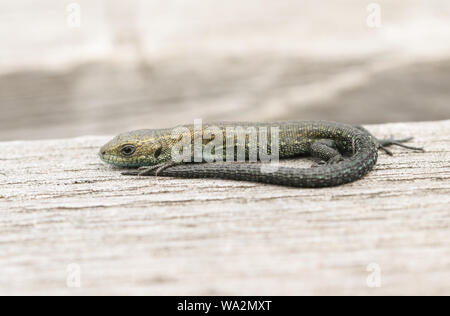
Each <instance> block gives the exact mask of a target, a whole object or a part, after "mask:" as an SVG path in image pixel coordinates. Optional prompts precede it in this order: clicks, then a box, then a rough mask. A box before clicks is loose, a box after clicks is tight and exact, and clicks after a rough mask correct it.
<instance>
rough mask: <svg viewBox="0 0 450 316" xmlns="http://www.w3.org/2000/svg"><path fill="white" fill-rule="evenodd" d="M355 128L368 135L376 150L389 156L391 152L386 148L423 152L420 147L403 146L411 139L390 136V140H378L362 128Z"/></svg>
mask: <svg viewBox="0 0 450 316" xmlns="http://www.w3.org/2000/svg"><path fill="white" fill-rule="evenodd" d="M355 127H356V128H357V129H359V130H360V131H363V132H365V133H367V134H369V135H370V136H371V137H372V138H373V139H374V140H375V143H376V145H377V148H378V149H381V150H383V151H384V152H385V153H386V154H388V155H389V156H392V155H393V153H392V151H390V150H389V149H388V148H387V147H389V146H399V147H403V148H406V149H411V150H417V151H422V152H424V151H425V150H424V149H423V148H421V147H413V146H408V145H405V144H403V143H406V142H409V141H411V140H412V139H413V137H406V138H400V139H395V138H394V137H393V136H391V137H390V138H386V139H378V138H376V137H375V136H373V135H372V133H370V132H369V131H368V130H367V129H365V128H364V127H362V126H355Z"/></svg>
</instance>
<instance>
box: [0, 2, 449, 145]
mask: <svg viewBox="0 0 450 316" xmlns="http://www.w3.org/2000/svg"><path fill="white" fill-rule="evenodd" d="M0 40H1V46H0V109H1V112H0V113H1V116H0V140H18V139H43V138H61V137H72V136H79V135H91V134H93V135H106V134H118V133H119V132H123V131H127V130H132V129H139V128H160V127H170V126H174V125H178V124H183V123H192V122H193V119H194V118H202V119H203V120H241V121H243V120H258V121H259V120H281V119H299V120H302V119H325V120H337V121H342V122H347V123H382V122H395V121H426V120H442V119H450V1H448V0H427V1H424V0H383V1H377V2H371V1H361V0H341V1H334V0H322V1H314V0H278V1H273V0H245V1H240V0H207V1H205V0H146V1H144V0H127V1H123V0H122V1H120V0H108V1H106V0H105V1H101V0H80V1H61V0H41V1H33V0H14V1H13V0H2V1H1V2H0Z"/></svg>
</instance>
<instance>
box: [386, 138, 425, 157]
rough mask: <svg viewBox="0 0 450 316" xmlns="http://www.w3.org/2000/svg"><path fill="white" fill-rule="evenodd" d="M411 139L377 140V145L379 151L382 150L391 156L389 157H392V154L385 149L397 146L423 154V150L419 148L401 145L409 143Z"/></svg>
mask: <svg viewBox="0 0 450 316" xmlns="http://www.w3.org/2000/svg"><path fill="white" fill-rule="evenodd" d="M412 139H413V138H412V137H407V138H401V139H395V138H393V137H392V136H391V137H390V138H386V139H377V143H378V148H379V149H381V150H383V151H384V152H386V153H387V154H388V155H391V156H392V152H391V151H390V150H389V149H387V148H386V147H389V146H399V147H403V148H406V149H411V150H417V151H422V152H424V151H425V150H424V149H423V148H421V147H413V146H408V145H405V144H403V143H406V142H409V141H410V140H412Z"/></svg>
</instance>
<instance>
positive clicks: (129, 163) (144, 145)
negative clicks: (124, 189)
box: [99, 130, 166, 167]
mask: <svg viewBox="0 0 450 316" xmlns="http://www.w3.org/2000/svg"><path fill="white" fill-rule="evenodd" d="M99 156H100V158H101V159H102V160H103V161H104V162H106V163H109V164H111V165H114V166H119V167H141V166H153V165H157V164H159V163H161V162H163V161H165V160H166V158H165V156H166V154H165V153H164V152H163V146H162V144H161V143H160V142H159V141H158V139H157V138H156V137H154V136H153V135H151V130H139V131H134V132H128V133H124V134H120V135H119V136H116V137H115V138H113V139H112V140H111V141H109V142H108V143H107V144H105V145H104V146H103V147H102V148H100V152H99Z"/></svg>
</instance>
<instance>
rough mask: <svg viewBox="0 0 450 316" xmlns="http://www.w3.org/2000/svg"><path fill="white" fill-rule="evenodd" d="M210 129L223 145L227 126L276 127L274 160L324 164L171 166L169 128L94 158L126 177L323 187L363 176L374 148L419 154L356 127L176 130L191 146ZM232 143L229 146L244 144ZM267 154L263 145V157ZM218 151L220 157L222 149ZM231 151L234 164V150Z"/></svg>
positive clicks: (116, 144)
mask: <svg viewBox="0 0 450 316" xmlns="http://www.w3.org/2000/svg"><path fill="white" fill-rule="evenodd" d="M211 126H216V127H218V128H219V132H220V133H222V136H223V139H224V140H225V139H226V136H227V131H226V128H227V127H237V126H241V127H243V128H244V129H245V128H247V127H250V126H253V127H255V128H257V129H259V128H261V127H266V128H268V129H269V130H270V127H278V128H279V158H280V159H283V158H291V157H297V156H312V157H315V158H316V159H320V160H321V161H323V162H324V164H323V165H321V166H317V167H314V168H292V167H282V166H279V167H278V168H277V169H276V170H275V171H274V172H265V171H263V170H262V169H261V164H255V163H249V162H214V163H182V164H180V163H173V162H172V147H173V146H174V145H175V144H177V143H178V142H179V141H180V138H174V137H172V131H173V129H153V130H138V131H133V132H128V133H124V134H121V135H119V136H117V137H116V138H114V139H113V140H111V141H110V142H109V143H107V144H106V145H105V146H103V147H102V148H101V149H100V153H99V155H100V157H101V159H102V160H103V161H105V162H107V163H109V164H112V165H115V166H120V167H134V168H139V167H140V168H139V169H138V170H137V171H131V172H125V173H124V174H126V175H158V176H168V177H181V178H221V179H232V180H244V181H254V182H264V183H271V184H278V185H285V186H294V187H329V186H336V185H340V184H344V183H348V182H352V181H355V180H357V179H360V178H362V177H363V176H364V175H366V174H367V173H368V172H369V171H370V170H371V169H372V168H373V166H374V165H375V164H376V162H377V152H378V149H383V150H385V151H386V152H387V153H388V154H391V153H390V151H389V150H387V149H386V148H385V147H386V146H390V145H398V146H402V147H405V148H409V149H413V150H422V149H421V148H414V147H409V146H405V145H403V144H401V143H402V142H405V141H408V140H410V139H404V140H393V139H388V140H381V141H378V140H377V139H376V138H375V137H373V136H372V135H371V134H370V133H369V132H368V131H367V130H366V129H364V128H362V127H353V126H350V125H346V124H340V123H335V122H324V121H286V122H268V123H248V122H245V123H244V122H242V123H240V122H230V123H211V124H203V130H201V131H197V132H195V131H194V127H193V126H192V125H186V126H182V127H184V128H187V130H186V131H185V134H184V135H186V136H187V137H188V139H189V138H190V140H191V143H192V144H193V142H194V137H195V135H196V134H195V133H200V132H201V133H202V135H203V133H204V132H205V129H207V128H208V127H211ZM213 139H214V136H213V137H209V138H208V139H206V140H203V144H202V145H203V148H204V147H205V146H206V144H207V143H208V142H209V141H211V140H213ZM234 139H235V147H237V146H239V145H244V144H239V141H238V139H236V138H234ZM245 141H246V142H245V156H246V159H248V158H249V147H248V141H249V138H248V137H246V138H245ZM258 141H259V140H258ZM258 145H260V144H259V143H258ZM269 145H270V142H269ZM270 151H271V148H270V146H268V152H269V153H270ZM223 152H224V157H225V152H226V150H225V148H224V149H223ZM233 152H234V156H233V158H234V159H235V160H236V155H237V154H236V151H235V150H233ZM258 159H259V157H258Z"/></svg>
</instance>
